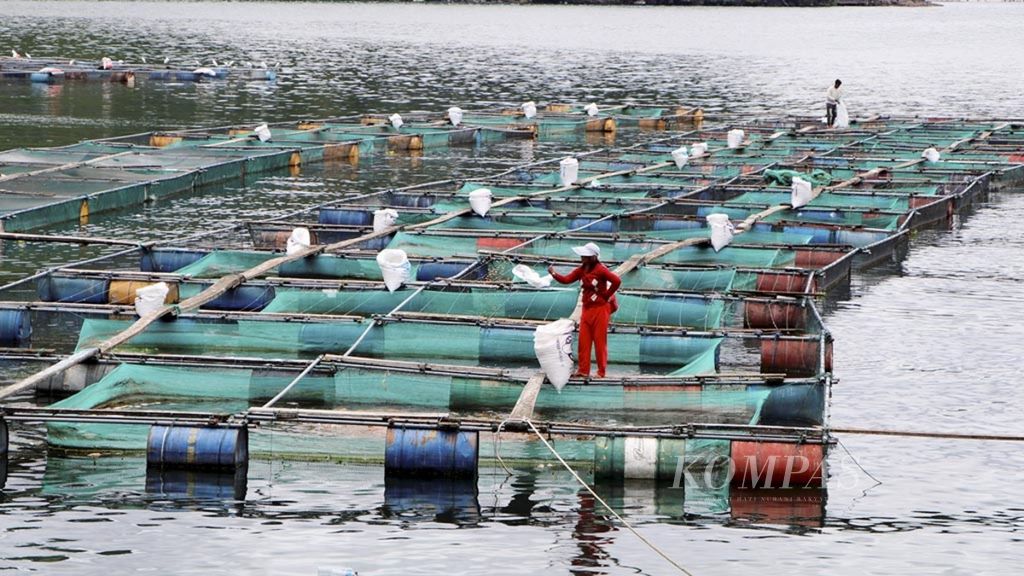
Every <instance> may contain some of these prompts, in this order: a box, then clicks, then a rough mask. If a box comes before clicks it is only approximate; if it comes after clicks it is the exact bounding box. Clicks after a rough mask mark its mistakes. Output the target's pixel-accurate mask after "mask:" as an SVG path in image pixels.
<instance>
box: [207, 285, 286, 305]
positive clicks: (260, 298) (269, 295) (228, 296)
mask: <svg viewBox="0 0 1024 576" xmlns="http://www.w3.org/2000/svg"><path fill="white" fill-rule="evenodd" d="M273 299H274V287H273V286H246V285H242V286H238V287H237V288H232V289H231V290H228V291H227V292H225V293H223V294H221V295H220V296H218V297H217V298H215V299H214V300H212V301H211V302H209V303H207V304H204V305H203V308H204V309H207V310H243V311H258V310H263V309H264V308H266V307H267V304H270V301H271V300H273Z"/></svg>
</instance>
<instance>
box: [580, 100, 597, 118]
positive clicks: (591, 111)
mask: <svg viewBox="0 0 1024 576" xmlns="http://www.w3.org/2000/svg"><path fill="white" fill-rule="evenodd" d="M583 111H584V112H586V113H587V116H597V113H598V112H599V111H600V110H599V109H598V107H597V104H595V103H593V102H591V103H590V104H587V105H586V106H584V108H583Z"/></svg>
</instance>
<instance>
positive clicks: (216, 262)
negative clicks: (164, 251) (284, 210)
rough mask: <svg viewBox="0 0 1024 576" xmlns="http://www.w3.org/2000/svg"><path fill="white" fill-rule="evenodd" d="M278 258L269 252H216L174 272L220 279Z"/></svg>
mask: <svg viewBox="0 0 1024 576" xmlns="http://www.w3.org/2000/svg"><path fill="white" fill-rule="evenodd" d="M278 256H280V254H272V253H269V252H243V251H241V250H218V251H216V252H211V253H209V254H207V255H206V256H204V257H202V258H201V259H199V260H197V261H196V262H193V263H192V264H189V265H188V266H185V267H184V268H179V269H178V270H175V272H176V273H178V274H181V275H182V276H187V277H190V278H221V277H223V276H226V275H228V274H237V273H239V272H244V271H246V270H249V269H250V268H254V267H256V266H259V265H260V264H263V263H264V262H266V261H267V260H270V259H272V258H276V257H278Z"/></svg>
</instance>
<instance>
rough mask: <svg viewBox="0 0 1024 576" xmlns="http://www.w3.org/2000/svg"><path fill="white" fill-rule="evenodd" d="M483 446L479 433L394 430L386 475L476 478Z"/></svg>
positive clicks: (390, 432) (388, 444)
mask: <svg viewBox="0 0 1024 576" xmlns="http://www.w3.org/2000/svg"><path fill="white" fill-rule="evenodd" d="M479 444H480V433H479V432H464V431H459V430H449V429H441V428H431V427H425V426H394V427H390V428H388V434H387V440H386V441H385V446H384V474H385V477H387V476H388V475H393V476H448V477H462V478H476V475H477V462H478V461H479V459H480V446H479Z"/></svg>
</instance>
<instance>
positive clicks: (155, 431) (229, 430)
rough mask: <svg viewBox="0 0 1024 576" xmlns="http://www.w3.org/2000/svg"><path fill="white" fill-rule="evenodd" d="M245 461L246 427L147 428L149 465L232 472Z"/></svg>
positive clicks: (247, 458)
mask: <svg viewBox="0 0 1024 576" xmlns="http://www.w3.org/2000/svg"><path fill="white" fill-rule="evenodd" d="M248 461H249V433H248V430H247V429H246V428H245V427H235V426H162V425H154V426H151V427H150V429H149V439H148V440H147V442H146V464H147V465H148V466H152V467H159V468H178V469H209V470H234V469H237V468H239V467H243V466H246V465H247V463H248Z"/></svg>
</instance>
